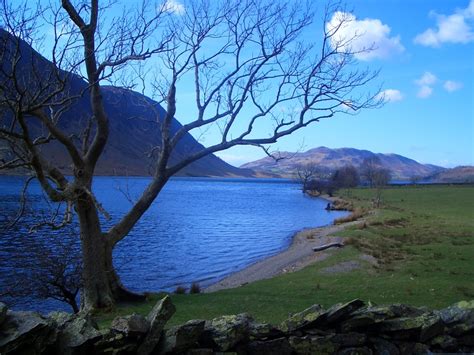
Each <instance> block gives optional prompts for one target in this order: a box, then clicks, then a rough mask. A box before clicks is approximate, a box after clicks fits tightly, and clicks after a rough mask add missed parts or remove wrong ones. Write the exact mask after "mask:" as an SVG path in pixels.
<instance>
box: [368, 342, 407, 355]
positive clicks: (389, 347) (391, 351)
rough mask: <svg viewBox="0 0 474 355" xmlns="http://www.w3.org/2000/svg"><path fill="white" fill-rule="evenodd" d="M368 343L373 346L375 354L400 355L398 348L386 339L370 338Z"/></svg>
mask: <svg viewBox="0 0 474 355" xmlns="http://www.w3.org/2000/svg"><path fill="white" fill-rule="evenodd" d="M370 343H371V344H372V345H373V348H374V350H375V352H376V354H381V355H400V350H398V347H397V346H396V345H395V344H393V343H391V342H389V341H388V340H386V339H382V338H370Z"/></svg>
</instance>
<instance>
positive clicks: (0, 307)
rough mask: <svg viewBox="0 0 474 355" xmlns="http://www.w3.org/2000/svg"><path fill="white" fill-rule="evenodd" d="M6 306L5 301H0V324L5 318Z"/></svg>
mask: <svg viewBox="0 0 474 355" xmlns="http://www.w3.org/2000/svg"><path fill="white" fill-rule="evenodd" d="M7 311H8V307H7V305H6V304H5V303H3V302H0V326H1V325H2V324H3V322H4V321H5V320H6V319H7Z"/></svg>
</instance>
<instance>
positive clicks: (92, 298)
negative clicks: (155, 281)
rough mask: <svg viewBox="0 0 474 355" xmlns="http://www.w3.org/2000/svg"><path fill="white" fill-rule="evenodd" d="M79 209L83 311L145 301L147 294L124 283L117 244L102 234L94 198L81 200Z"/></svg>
mask: <svg viewBox="0 0 474 355" xmlns="http://www.w3.org/2000/svg"><path fill="white" fill-rule="evenodd" d="M76 210H77V214H78V216H79V223H80V229H81V247H82V255H83V289H82V294H81V310H83V311H92V310H96V309H104V308H105V309H111V308H113V307H114V306H115V303H116V302H118V301H137V300H143V299H144V298H145V296H144V295H141V294H135V293H133V292H131V291H129V290H127V289H126V288H125V287H124V286H123V284H122V283H121V281H120V278H119V276H118V274H117V272H116V271H115V268H114V265H113V259H112V254H113V248H114V246H115V243H112V242H111V241H110V240H109V239H107V236H106V234H105V233H102V230H101V227H100V220H99V216H98V213H97V209H96V207H95V205H94V202H93V201H92V199H91V198H90V197H89V196H83V197H81V198H80V199H78V202H77V205H76Z"/></svg>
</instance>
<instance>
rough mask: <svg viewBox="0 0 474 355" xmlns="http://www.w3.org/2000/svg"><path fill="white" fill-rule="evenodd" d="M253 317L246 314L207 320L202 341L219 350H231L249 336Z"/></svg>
mask: <svg viewBox="0 0 474 355" xmlns="http://www.w3.org/2000/svg"><path fill="white" fill-rule="evenodd" d="M252 322H253V319H252V318H251V317H250V316H249V315H247V314H245V313H242V314H237V315H231V316H222V317H218V318H214V319H212V320H210V321H206V323H205V330H204V333H203V336H202V337H201V342H202V343H203V344H204V345H206V346H208V347H212V348H214V349H216V350H219V351H229V350H230V349H232V348H234V347H235V346H236V345H237V344H238V343H240V342H243V341H245V340H247V339H248V338H249V324H251V323H252Z"/></svg>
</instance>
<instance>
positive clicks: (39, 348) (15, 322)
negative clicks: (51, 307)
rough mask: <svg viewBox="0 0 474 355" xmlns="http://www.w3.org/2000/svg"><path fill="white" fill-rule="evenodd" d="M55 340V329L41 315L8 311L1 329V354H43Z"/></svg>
mask: <svg viewBox="0 0 474 355" xmlns="http://www.w3.org/2000/svg"><path fill="white" fill-rule="evenodd" d="M54 340H55V337H54V327H53V326H52V324H51V322H50V321H48V319H46V318H44V317H43V316H41V315H40V314H39V313H36V312H14V311H7V313H6V316H5V319H4V321H3V324H2V327H1V337H0V354H9V353H15V354H22V353H27V354H41V353H44V352H45V351H46V349H47V348H48V347H49V346H50V345H51V344H52V343H53V342H54Z"/></svg>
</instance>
